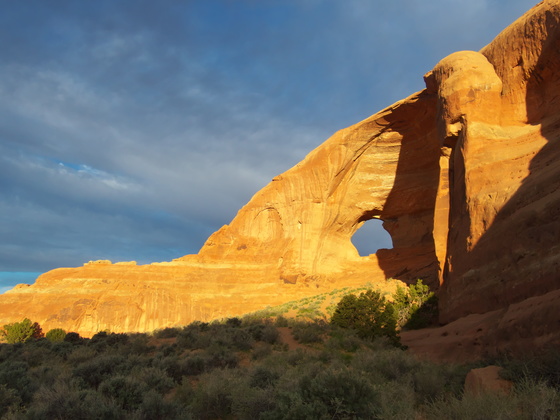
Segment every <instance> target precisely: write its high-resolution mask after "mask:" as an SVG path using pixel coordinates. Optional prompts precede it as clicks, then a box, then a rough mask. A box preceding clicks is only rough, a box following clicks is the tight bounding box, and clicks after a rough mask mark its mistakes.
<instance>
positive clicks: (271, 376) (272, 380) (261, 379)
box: [249, 366, 280, 389]
mask: <svg viewBox="0 0 560 420" xmlns="http://www.w3.org/2000/svg"><path fill="white" fill-rule="evenodd" d="M278 378H280V374H279V373H278V372H275V371H274V370H272V369H270V368H267V367H264V366H256V367H255V368H253V370H252V371H251V372H250V373H249V386H250V387H252V388H261V389H264V388H270V387H273V386H274V385H275V384H276V381H278Z"/></svg>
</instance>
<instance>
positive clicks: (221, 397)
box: [190, 369, 242, 419]
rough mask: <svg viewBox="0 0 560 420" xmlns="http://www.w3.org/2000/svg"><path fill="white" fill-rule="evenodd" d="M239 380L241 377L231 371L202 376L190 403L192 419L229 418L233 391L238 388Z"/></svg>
mask: <svg viewBox="0 0 560 420" xmlns="http://www.w3.org/2000/svg"><path fill="white" fill-rule="evenodd" d="M241 380H242V379H241V375H239V374H238V373H237V372H234V371H232V370H221V369H217V370H215V371H213V372H211V373H205V374H204V375H202V376H201V377H200V382H199V383H198V386H197V387H196V388H195V389H194V392H193V395H192V400H191V403H190V410H191V412H192V416H193V418H196V419H219V418H228V417H230V416H231V415H232V413H233V411H232V404H233V390H234V389H236V388H237V387H238V386H239V384H240V382H241Z"/></svg>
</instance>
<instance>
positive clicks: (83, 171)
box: [0, 0, 533, 271]
mask: <svg viewBox="0 0 560 420" xmlns="http://www.w3.org/2000/svg"><path fill="white" fill-rule="evenodd" d="M532 5H533V1H524V0H517V1H505V0H503V1H494V2H490V1H482V0H473V1H470V2H464V1H457V0H452V1H449V0H445V1H443V0H433V1H430V2H418V1H415V0H399V1H395V2H386V3H384V4H379V3H378V2H371V1H369V0H368V1H366V0H362V1H359V0H348V1H345V2H339V1H333V0H324V1H323V0H306V1H273V0H271V1H262V2H261V1H235V2H234V1H226V0H223V1H219V0H216V1H204V0H193V1H184V2H181V1H167V2H153V1H123V2H114V1H103V0H101V1H96V2H75V1H50V2H43V1H26V2H10V3H9V4H6V5H4V8H3V13H2V14H1V15H0V187H1V189H0V217H1V220H3V221H5V222H3V223H2V225H1V227H0V233H1V237H2V239H3V240H2V244H1V245H0V271H45V270H48V269H51V268H55V267H58V266H69V265H70V266H72V265H80V264H82V263H83V262H86V261H88V260H90V259H98V258H103V259H111V260H137V261H139V262H141V263H145V262H151V261H163V260H171V259H172V258H177V257H180V256H182V255H184V254H187V253H193V252H197V251H198V249H199V248H200V246H202V244H203V243H204V241H205V239H206V238H207V237H208V235H209V234H210V233H212V232H213V231H215V230H217V229H218V228H219V227H220V226H221V225H223V224H226V223H229V221H230V220H231V219H232V218H233V217H234V216H235V214H236V212H237V210H238V209H239V208H240V207H241V206H242V205H243V204H245V203H246V202H247V201H248V200H249V199H250V197H251V196H252V195H253V194H254V193H255V192H256V191H257V190H258V189H260V188H261V187H263V186H264V185H266V184H267V183H268V182H269V181H270V179H271V178H272V177H274V176H275V175H277V174H278V173H281V172H283V171H285V170H287V169H289V168H290V167H291V166H293V165H294V164H296V163H297V162H298V161H300V160H301V159H303V157H304V156H305V155H306V154H307V153H308V152H309V151H311V150H312V149H313V148H314V147H316V146H318V145H319V144H320V143H322V142H323V141H324V140H326V139H327V138H328V137H329V136H330V135H331V134H332V133H333V132H335V131H336V130H338V129H340V128H343V127H345V126H348V125H350V124H353V123H355V122H357V121H359V120H361V119H363V118H365V117H367V116H369V115H371V114H373V113H374V112H376V111H378V110H380V109H382V108H384V107H385V106H388V105H390V104H391V103H393V102H394V101H396V100H399V99H402V98H403V97H405V96H408V95H409V94H411V93H413V92H414V91H417V90H420V89H422V88H423V81H422V75H423V74H424V73H425V72H426V71H428V70H430V69H431V68H432V67H433V66H434V65H435V64H436V63H437V61H439V60H440V59H441V58H443V57H444V56H445V55H447V54H449V53H451V52H453V51H456V50H460V49H475V50H476V49H480V48H481V47H482V46H484V45H485V44H486V43H488V42H490V41H491V39H492V38H493V37H494V36H495V35H496V34H497V33H498V32H499V31H500V30H501V29H503V28H504V27H505V26H507V24H509V23H510V22H511V21H513V20H514V19H515V18H516V17H517V16H519V15H520V14H522V13H523V12H524V11H525V10H526V9H528V8H529V7H530V6H532ZM380 245H383V246H390V245H388V244H387V243H386V239H384V240H383V241H380Z"/></svg>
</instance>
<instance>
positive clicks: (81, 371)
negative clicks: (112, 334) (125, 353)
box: [73, 355, 130, 389]
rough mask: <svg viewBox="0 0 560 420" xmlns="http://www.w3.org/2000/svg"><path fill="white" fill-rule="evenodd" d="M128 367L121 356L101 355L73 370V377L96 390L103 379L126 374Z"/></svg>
mask: <svg viewBox="0 0 560 420" xmlns="http://www.w3.org/2000/svg"><path fill="white" fill-rule="evenodd" d="M129 370H130V366H129V365H127V363H126V359H125V358H124V357H122V356H114V355H102V356H99V357H96V358H94V359H91V360H88V361H87V362H83V363H80V364H79V365H78V366H76V367H75V368H74V372H73V375H74V377H76V378H79V379H81V380H82V381H83V382H84V383H85V384H87V385H88V386H90V387H92V388H95V389H97V387H98V386H99V384H101V382H103V381H104V380H105V379H107V378H109V377H110V376H112V375H115V374H117V373H123V374H124V373H128V372H127V371H129Z"/></svg>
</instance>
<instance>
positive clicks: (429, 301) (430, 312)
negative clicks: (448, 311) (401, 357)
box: [393, 279, 438, 330]
mask: <svg viewBox="0 0 560 420" xmlns="http://www.w3.org/2000/svg"><path fill="white" fill-rule="evenodd" d="M393 299H394V301H393V304H394V306H395V309H396V310H397V313H398V325H399V327H402V328H405V329H409V330H416V329H420V328H425V327H428V326H430V325H434V324H435V323H436V322H437V316H438V301H437V296H436V295H435V294H434V292H431V291H430V288H429V287H428V286H426V285H425V284H423V283H422V280H420V279H418V280H417V281H416V284H411V285H410V286H408V287H407V288H406V289H405V288H402V287H400V286H398V287H397V291H396V293H395V295H394V296H393Z"/></svg>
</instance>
